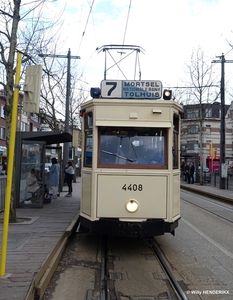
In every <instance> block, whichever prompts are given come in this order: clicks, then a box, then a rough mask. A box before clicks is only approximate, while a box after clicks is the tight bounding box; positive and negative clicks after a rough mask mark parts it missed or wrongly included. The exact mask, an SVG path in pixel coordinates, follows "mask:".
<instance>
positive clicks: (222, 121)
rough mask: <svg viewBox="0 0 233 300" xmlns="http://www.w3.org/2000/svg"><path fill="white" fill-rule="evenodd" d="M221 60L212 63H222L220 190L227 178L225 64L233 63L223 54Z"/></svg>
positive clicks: (223, 187)
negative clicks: (225, 172)
mask: <svg viewBox="0 0 233 300" xmlns="http://www.w3.org/2000/svg"><path fill="white" fill-rule="evenodd" d="M217 57H218V58H220V60H213V61H212V63H221V88H220V91H221V130H220V173H219V174H220V178H219V188H220V189H225V178H222V164H224V163H225V156H226V142H225V69H224V66H225V63H233V60H225V56H224V54H223V53H222V55H221V56H217Z"/></svg>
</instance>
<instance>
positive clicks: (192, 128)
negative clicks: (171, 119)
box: [187, 125, 199, 134]
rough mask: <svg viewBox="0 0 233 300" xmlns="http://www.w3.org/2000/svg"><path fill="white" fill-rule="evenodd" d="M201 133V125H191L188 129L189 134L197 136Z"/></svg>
mask: <svg viewBox="0 0 233 300" xmlns="http://www.w3.org/2000/svg"><path fill="white" fill-rule="evenodd" d="M198 132H199V125H189V126H188V127H187V133H189V134H196V133H198Z"/></svg>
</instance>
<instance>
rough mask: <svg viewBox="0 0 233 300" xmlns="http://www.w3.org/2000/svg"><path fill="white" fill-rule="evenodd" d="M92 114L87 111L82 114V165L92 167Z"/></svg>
mask: <svg viewBox="0 0 233 300" xmlns="http://www.w3.org/2000/svg"><path fill="white" fill-rule="evenodd" d="M92 127H93V115H92V112H89V113H87V114H85V115H84V132H85V136H84V166H85V167H90V168H91V167H92V156H93V155H92V152H93V134H92Z"/></svg>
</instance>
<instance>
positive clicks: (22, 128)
mask: <svg viewBox="0 0 233 300" xmlns="http://www.w3.org/2000/svg"><path fill="white" fill-rule="evenodd" d="M20 130H21V131H27V123H25V122H21V129H20Z"/></svg>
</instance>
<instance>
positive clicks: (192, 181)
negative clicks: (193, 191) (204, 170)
mask: <svg viewBox="0 0 233 300" xmlns="http://www.w3.org/2000/svg"><path fill="white" fill-rule="evenodd" d="M194 171H195V168H194V164H193V162H191V167H190V172H189V174H190V183H192V184H193V183H194V178H193V175H194Z"/></svg>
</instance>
